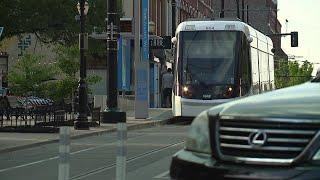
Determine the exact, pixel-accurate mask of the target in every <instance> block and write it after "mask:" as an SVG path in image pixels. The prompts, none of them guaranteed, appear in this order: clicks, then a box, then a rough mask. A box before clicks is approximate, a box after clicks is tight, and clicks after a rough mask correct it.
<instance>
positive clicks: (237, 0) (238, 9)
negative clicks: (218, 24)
mask: <svg viewBox="0 0 320 180" xmlns="http://www.w3.org/2000/svg"><path fill="white" fill-rule="evenodd" d="M236 2H237V17H238V18H239V19H240V4H239V0H236Z"/></svg>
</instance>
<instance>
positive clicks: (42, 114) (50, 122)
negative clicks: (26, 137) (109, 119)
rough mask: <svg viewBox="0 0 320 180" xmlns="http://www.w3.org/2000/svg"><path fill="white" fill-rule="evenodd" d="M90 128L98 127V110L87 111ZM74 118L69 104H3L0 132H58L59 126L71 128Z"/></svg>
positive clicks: (0, 109) (0, 112)
mask: <svg viewBox="0 0 320 180" xmlns="http://www.w3.org/2000/svg"><path fill="white" fill-rule="evenodd" d="M88 115H90V117H89V120H90V122H89V123H90V126H99V125H100V108H94V109H91V110H89V112H88ZM74 120H75V116H74V113H73V112H72V106H71V104H63V105H54V104H51V105H41V106H35V107H28V106H25V107H23V106H15V105H10V103H9V102H8V103H7V104H5V103H3V104H2V106H1V107H0V131H6V132H11V131H13V132H14V131H17V132H21V131H23V132H24V131H41V132H43V131H46V132H58V127H59V126H73V125H74Z"/></svg>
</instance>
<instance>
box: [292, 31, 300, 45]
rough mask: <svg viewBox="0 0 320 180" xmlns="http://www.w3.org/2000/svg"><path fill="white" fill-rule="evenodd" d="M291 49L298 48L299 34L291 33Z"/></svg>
mask: <svg viewBox="0 0 320 180" xmlns="http://www.w3.org/2000/svg"><path fill="white" fill-rule="evenodd" d="M291 47H298V32H291Z"/></svg>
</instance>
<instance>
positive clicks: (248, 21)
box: [247, 5, 249, 24]
mask: <svg viewBox="0 0 320 180" xmlns="http://www.w3.org/2000/svg"><path fill="white" fill-rule="evenodd" d="M247 24H249V5H247Z"/></svg>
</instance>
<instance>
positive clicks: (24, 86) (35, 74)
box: [9, 54, 56, 96]
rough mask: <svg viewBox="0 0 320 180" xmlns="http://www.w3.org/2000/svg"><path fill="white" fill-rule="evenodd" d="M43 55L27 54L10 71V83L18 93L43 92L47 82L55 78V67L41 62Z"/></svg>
mask: <svg viewBox="0 0 320 180" xmlns="http://www.w3.org/2000/svg"><path fill="white" fill-rule="evenodd" d="M42 58H43V57H42V56H37V55H31V54H25V55H24V56H23V57H22V58H21V59H19V60H18V62H17V64H16V65H15V66H14V68H13V70H12V71H11V72H10V73H9V85H10V89H11V91H12V92H13V93H14V94H16V95H20V96H23V95H27V94H32V95H40V94H43V93H42V91H43V87H44V86H45V83H46V82H48V81H50V80H53V79H54V76H55V73H56V71H55V68H54V67H53V66H52V65H50V64H46V65H44V64H43V63H41V61H42Z"/></svg>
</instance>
